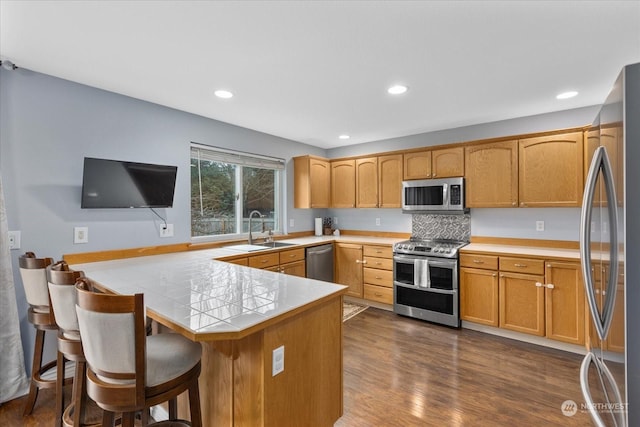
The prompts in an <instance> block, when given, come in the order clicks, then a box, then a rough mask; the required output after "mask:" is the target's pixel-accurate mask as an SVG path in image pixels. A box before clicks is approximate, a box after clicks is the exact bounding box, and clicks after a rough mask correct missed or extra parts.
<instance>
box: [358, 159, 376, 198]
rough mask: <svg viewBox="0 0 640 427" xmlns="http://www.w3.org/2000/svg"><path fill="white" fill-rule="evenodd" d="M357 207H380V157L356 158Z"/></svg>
mask: <svg viewBox="0 0 640 427" xmlns="http://www.w3.org/2000/svg"><path fill="white" fill-rule="evenodd" d="M356 207H357V208H377V207H378V158H377V157H367V158H365V159H357V160H356Z"/></svg>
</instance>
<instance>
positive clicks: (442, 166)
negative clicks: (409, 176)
mask: <svg viewBox="0 0 640 427" xmlns="http://www.w3.org/2000/svg"><path fill="white" fill-rule="evenodd" d="M431 175H432V177H433V178H447V177H452V176H463V175H464V148H463V147H453V148H443V149H441V150H433V151H432V152H431Z"/></svg>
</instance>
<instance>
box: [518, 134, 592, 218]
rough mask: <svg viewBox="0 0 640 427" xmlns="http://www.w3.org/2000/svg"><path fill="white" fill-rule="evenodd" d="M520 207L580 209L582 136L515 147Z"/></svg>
mask: <svg viewBox="0 0 640 427" xmlns="http://www.w3.org/2000/svg"><path fill="white" fill-rule="evenodd" d="M518 145H519V150H518V164H519V167H518V184H519V195H518V199H519V200H520V206H522V207H527V206H530V207H531V206H580V205H581V203H582V190H583V186H584V176H583V160H582V153H583V142H582V132H574V133H568V134H562V135H550V136H543V137H539V138H528V139H522V140H520V141H519V143H518Z"/></svg>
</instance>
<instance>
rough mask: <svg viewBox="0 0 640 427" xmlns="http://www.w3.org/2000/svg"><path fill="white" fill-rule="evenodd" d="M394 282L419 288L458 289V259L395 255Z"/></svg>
mask: <svg viewBox="0 0 640 427" xmlns="http://www.w3.org/2000/svg"><path fill="white" fill-rule="evenodd" d="M393 264H394V265H393V281H394V284H396V285H400V286H406V287H414V288H419V289H431V290H441V291H454V290H457V289H458V261H457V260H455V259H447V258H433V257H424V256H415V255H401V254H396V255H394V256H393Z"/></svg>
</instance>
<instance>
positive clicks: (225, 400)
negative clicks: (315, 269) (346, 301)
mask: <svg viewBox="0 0 640 427" xmlns="http://www.w3.org/2000/svg"><path fill="white" fill-rule="evenodd" d="M219 256H220V253H219V252H217V251H216V250H215V249H213V250H197V251H188V252H177V253H169V254H162V255H152V256H143V257H136V258H127V259H118V260H110V261H100V262H90V263H83V264H74V265H71V268H73V269H74V270H81V271H84V273H85V275H86V276H87V277H89V278H90V279H91V280H92V282H94V283H95V285H96V286H97V287H98V288H101V289H103V290H104V291H108V292H114V293H118V294H133V293H144V301H145V305H146V307H147V316H148V317H149V318H151V319H153V320H154V321H156V322H158V323H159V324H161V325H163V326H164V327H165V328H168V329H170V330H171V331H175V332H177V333H180V334H182V335H184V336H185V337H187V338H189V339H191V340H194V341H198V342H201V344H202V349H203V353H202V373H201V375H200V395H201V396H200V398H201V405H202V420H203V423H204V425H205V426H244V425H246V426H283V425H313V426H331V425H333V424H334V423H335V422H336V421H337V419H338V418H340V416H341V415H342V296H343V294H344V293H345V292H346V289H347V288H346V287H345V286H341V285H336V284H333V283H327V282H321V281H317V280H312V279H305V278H300V277H295V276H289V275H285V274H280V273H275V272H270V271H266V270H258V269H254V268H248V267H243V266H240V265H235V264H231V263H226V262H222V261H216V260H214V259H213V258H217V257H219ZM163 329H164V328H163ZM280 347H284V360H283V362H284V370H283V371H282V372H280V373H277V374H276V375H273V372H272V368H274V360H273V353H274V350H276V349H278V348H280ZM186 409H187V406H186V400H185V399H183V400H182V401H181V402H180V404H179V414H180V416H181V417H186V414H187V410H186Z"/></svg>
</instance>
